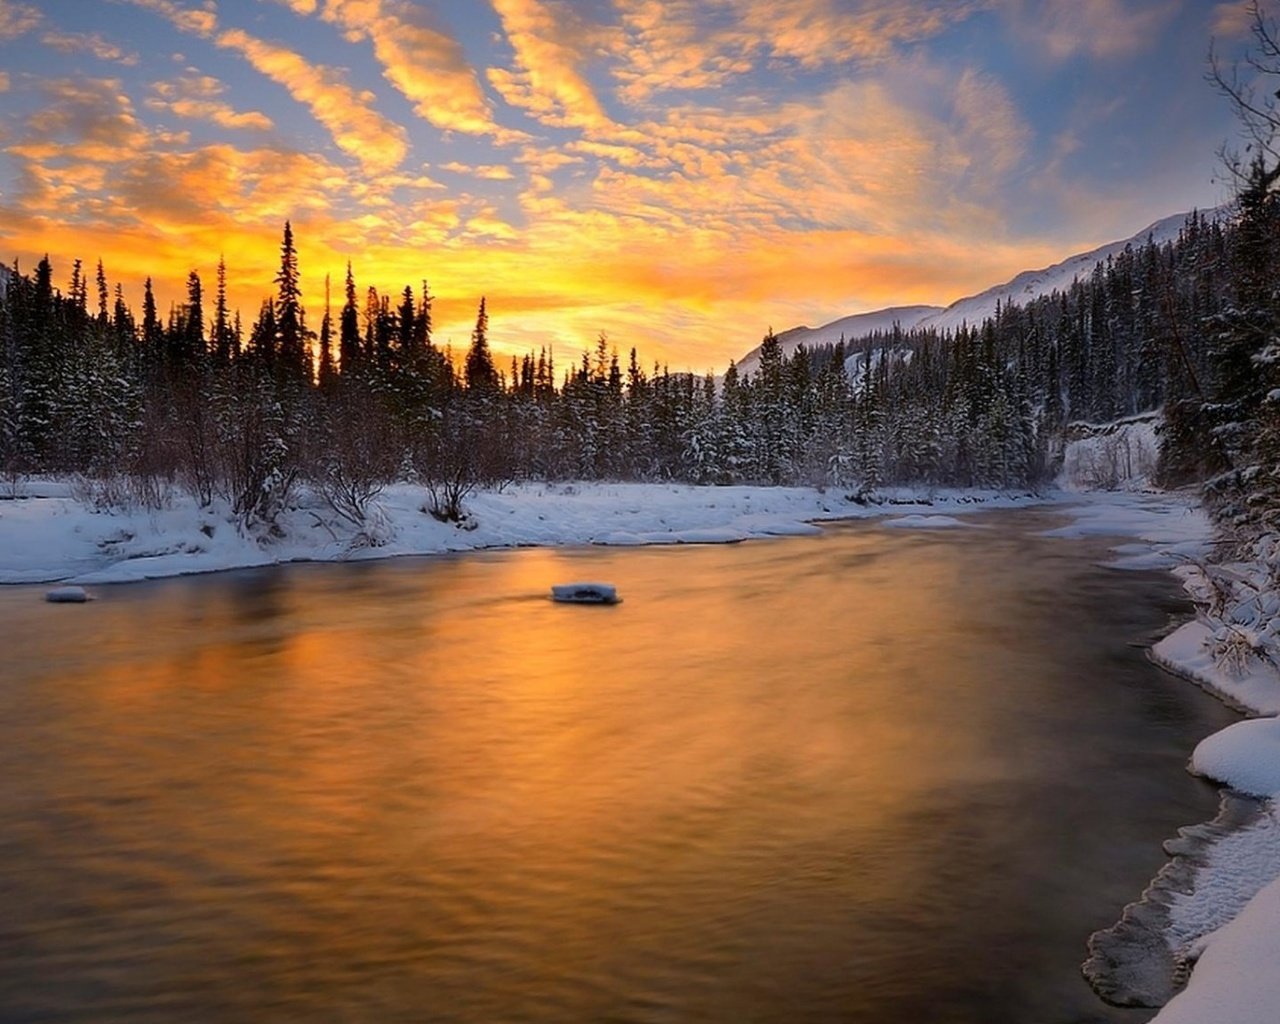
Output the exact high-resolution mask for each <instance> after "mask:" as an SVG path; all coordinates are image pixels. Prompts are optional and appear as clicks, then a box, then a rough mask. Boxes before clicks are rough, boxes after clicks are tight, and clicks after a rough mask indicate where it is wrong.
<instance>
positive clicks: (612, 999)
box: [0, 513, 1229, 1024]
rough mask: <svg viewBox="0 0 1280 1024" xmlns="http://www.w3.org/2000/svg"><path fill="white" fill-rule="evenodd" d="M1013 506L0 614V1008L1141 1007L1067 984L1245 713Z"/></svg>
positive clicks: (244, 582)
mask: <svg viewBox="0 0 1280 1024" xmlns="http://www.w3.org/2000/svg"><path fill="white" fill-rule="evenodd" d="M985 521H986V522H988V523H995V522H997V520H994V519H991V518H988V519H987V520H985ZM1000 525H1001V526H1002V527H1003V528H1002V529H989V530H983V531H966V532H964V533H962V534H961V533H956V534H946V535H939V534H928V535H924V534H911V533H909V532H908V533H904V532H893V531H883V530H878V529H875V528H873V527H866V526H858V527H840V528H835V529H833V530H831V531H829V532H828V533H827V534H826V535H824V536H823V537H820V538H805V539H795V540H787V541H779V542H776V543H774V542H771V543H762V544H753V545H740V546H733V547H707V548H691V549H681V550H672V549H646V550H640V551H616V550H603V549H594V550H582V551H552V550H525V551H518V552H507V553H500V554H485V555H474V556H467V557H458V558H445V559H435V560H407V561H398V562H392V563H380V564H362V565H347V566H291V567H286V568H276V569H268V570H257V571H252V572H247V573H241V574H233V575H227V576H220V577H215V578H203V579H192V580H177V581H168V582H163V583H156V584H147V585H141V586H131V587H123V588H115V589H112V590H110V591H109V592H108V593H107V594H106V595H105V598H106V599H104V600H102V601H99V602H96V603H94V604H91V605H88V606H81V607H79V608H76V609H70V610H69V609H66V608H59V607H54V606H46V605H43V604H40V603H39V602H38V601H36V600H35V597H36V596H37V594H36V593H35V592H33V591H32V590H30V589H26V588H21V589H16V590H10V591H6V592H3V593H0V614H3V616H4V618H3V621H4V622H5V624H6V625H5V627H4V629H5V632H6V636H5V638H4V639H5V647H6V649H7V650H8V651H9V652H10V655H9V669H8V671H7V672H6V674H5V677H4V681H3V684H2V685H0V770H2V771H4V773H5V778H6V779H7V780H8V784H7V785H6V787H5V788H4V791H3V792H2V793H0V836H2V837H3V839H0V885H2V886H3V887H4V893H3V895H4V900H5V906H6V915H5V919H4V920H3V921H0V953H3V963H4V966H3V968H0V1018H2V1019H6V1020H29V1019H36V1018H40V1019H44V1018H54V1019H61V1020H86V1021H89V1020H101V1019H104V1018H106V1017H111V1016H113V1015H117V1016H121V1017H126V1018H130V1019H137V1020H157V1021H161V1020H163V1021H171V1020H179V1019H192V1020H233V1019H236V1020H238V1019H265V1020H370V1021H388V1020H405V1021H413V1020H442V1021H455V1020H456V1021H507V1020H530V1021H577V1020H584V1021H587V1020H612V1021H656V1020H679V1021H696V1020H733V1021H853V1022H858V1021H875V1022H877V1024H881V1022H885V1021H896V1020H902V1021H916V1020H921V1021H923V1020H928V1021H933V1022H949V1021H954V1022H966V1024H969V1022H977V1021H982V1022H984V1024H1000V1022H1004V1021H1008V1022H1014V1021H1017V1022H1027V1021H1036V1022H1060V1024H1067V1022H1078V1021H1103V1020H1115V1021H1121V1020H1135V1021H1136V1020H1142V1019H1145V1017H1146V1016H1147V1015H1144V1014H1132V1013H1128V1014H1126V1013H1122V1012H1121V1011H1112V1010H1108V1009H1107V1008H1105V1007H1102V1006H1100V1005H1099V1004H1097V1003H1096V1002H1095V1001H1094V999H1093V997H1092V995H1091V994H1090V993H1089V992H1088V990H1087V988H1085V986H1084V984H1083V982H1081V981H1080V980H1079V979H1078V976H1077V974H1076V964H1077V963H1078V962H1079V960H1080V959H1081V957H1082V955H1083V941H1084V938H1085V937H1086V936H1087V935H1088V933H1089V932H1090V931H1091V930H1092V929H1094V928H1096V927H1100V926H1102V925H1105V924H1108V923H1110V921H1111V920H1112V919H1113V918H1114V916H1115V914H1116V913H1117V912H1118V910H1119V908H1120V906H1121V905H1122V904H1123V902H1124V901H1125V900H1127V899H1129V898H1131V897H1132V896H1133V895H1134V894H1136V893H1137V892H1138V891H1139V890H1140V889H1141V887H1142V885H1143V884H1144V883H1145V881H1146V880H1147V878H1148V877H1149V876H1150V875H1151V874H1152V873H1153V872H1154V870H1155V869H1156V868H1157V867H1158V865H1159V861H1160V853H1159V846H1158V843H1159V840H1160V839H1162V838H1164V837H1165V836H1166V835H1167V834H1170V833H1171V832H1172V830H1173V829H1174V828H1175V827H1176V826H1177V825H1179V824H1183V823H1186V822H1189V821H1194V820H1199V819H1202V818H1204V817H1206V816H1208V815H1209V814H1210V813H1211V811H1212V807H1213V795H1212V791H1211V790H1210V789H1209V788H1208V787H1205V786H1203V785H1201V784H1199V783H1197V782H1196V781H1195V780H1192V779H1190V778H1188V777H1187V776H1186V775H1185V774H1184V773H1183V771H1182V764H1183V762H1184V761H1185V758H1186V755H1187V751H1188V750H1189V749H1190V747H1191V745H1192V744H1193V743H1194V742H1195V741H1196V740H1197V739H1198V738H1199V737H1200V736H1202V735H1204V734H1205V733H1207V732H1208V731H1210V730H1212V729H1214V728H1217V727H1220V726H1221V725H1224V724H1226V722H1227V721H1228V720H1229V716H1228V714H1227V713H1226V712H1225V711H1224V710H1223V709H1221V708H1220V707H1219V706H1218V705H1217V704H1216V703H1215V702H1213V701H1211V700H1210V699H1208V698H1206V697H1204V696H1203V695H1202V694H1200V693H1199V692H1198V691H1196V690H1195V689H1194V688H1192V687H1189V686H1185V685H1183V684H1180V683H1178V682H1176V681H1173V680H1170V679H1169V678H1168V677H1165V676H1163V675H1161V674H1160V673H1158V672H1157V671H1156V670H1154V669H1152V668H1151V667H1150V666H1148V665H1146V664H1145V662H1144V661H1143V660H1142V657H1141V652H1140V651H1138V650H1136V649H1134V648H1133V647H1131V646H1129V642H1130V641H1131V640H1132V639H1133V638H1134V637H1135V636H1141V635H1145V634H1147V633H1150V632H1152V631H1153V630H1155V629H1157V628H1159V627H1160V625H1161V624H1162V623H1163V622H1164V621H1165V609H1167V607H1168V606H1169V602H1170V601H1171V595H1172V594H1173V593H1174V590H1173V588H1172V586H1171V584H1170V582H1169V581H1168V580H1167V579H1164V578H1161V577H1156V576H1134V575H1123V576H1121V575H1117V574H1114V573H1111V572H1109V571H1107V570H1102V569H1098V568H1096V567H1095V566H1094V565H1093V563H1092V560H1091V555H1092V554H1094V553H1096V552H1092V551H1091V550H1090V549H1089V548H1087V547H1085V546H1083V545H1080V544H1076V543H1068V542H1063V541H1049V540H1045V539H1042V538H1038V537H1036V536H1034V530H1035V529H1036V528H1042V527H1043V526H1044V525H1046V524H1045V523H1044V522H1043V521H1042V520H1041V519H1039V518H1037V516H1036V515H1035V514H1032V513H1023V514H1020V515H1016V516H1005V517H1003V523H1001V524H1000ZM581 577H590V578H604V579H609V580H611V581H613V582H616V583H617V584H618V585H619V589H620V592H621V594H622V595H623V597H624V598H625V601H624V603H623V604H621V605H618V606H616V607H613V608H581V607H573V606H564V605H556V604H553V603H551V602H550V601H548V600H546V599H545V594H546V591H547V587H548V585H549V584H550V583H552V582H557V581H562V580H565V579H570V578H581Z"/></svg>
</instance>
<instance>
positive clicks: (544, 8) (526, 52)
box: [489, 0, 610, 128]
mask: <svg viewBox="0 0 1280 1024" xmlns="http://www.w3.org/2000/svg"><path fill="white" fill-rule="evenodd" d="M492 3H493V7H494V10H496V11H497V12H498V14H499V16H500V17H501V18H502V27H503V30H504V31H505V32H506V34H507V39H508V40H509V42H510V43H511V47H512V49H513V50H514V51H515V61H516V68H515V70H509V69H507V68H490V69H489V81H490V83H491V84H492V85H493V87H494V88H495V89H497V90H498V92H500V93H501V94H502V98H503V99H505V100H506V101H507V102H508V103H509V104H511V105H512V106H513V107H519V108H521V109H523V110H525V111H527V112H528V113H529V114H530V115H531V116H533V117H534V118H536V119H537V120H539V121H541V122H543V123H544V124H548V125H557V126H565V127H579V128H599V127H603V126H607V125H608V124H609V123H610V120H609V117H608V115H607V114H606V113H605V111H604V108H603V107H602V106H601V105H600V101H599V100H598V99H597V98H596V95H595V92H594V90H593V89H592V88H591V85H590V83H589V82H588V81H587V80H586V78H585V77H584V76H583V75H582V73H581V70H580V67H581V65H582V63H583V61H584V57H585V55H584V53H583V46H582V45H581V44H582V39H581V38H578V39H575V38H574V36H575V34H576V35H578V36H579V37H581V36H582V34H583V26H582V24H581V22H580V21H578V20H577V19H576V18H575V16H574V12H573V10H572V9H571V8H570V7H569V6H568V5H566V4H564V3H560V2H557V0H492ZM575 30H576V33H575Z"/></svg>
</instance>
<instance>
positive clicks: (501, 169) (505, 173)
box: [440, 160, 515, 181]
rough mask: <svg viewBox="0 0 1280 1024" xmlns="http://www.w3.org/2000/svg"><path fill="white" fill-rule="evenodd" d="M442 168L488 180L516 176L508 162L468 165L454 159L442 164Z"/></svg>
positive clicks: (504, 179)
mask: <svg viewBox="0 0 1280 1024" xmlns="http://www.w3.org/2000/svg"><path fill="white" fill-rule="evenodd" d="M440 170H442V171H449V172H450V173H452V174H465V175H468V176H470V177H476V178H483V179H485V180H486V181H510V180H511V179H512V178H514V177H515V175H514V174H512V173H511V168H510V167H508V166H507V165H506V164H475V165H468V164H464V163H459V162H458V161H456V160H454V161H451V162H449V163H447V164H441V165H440Z"/></svg>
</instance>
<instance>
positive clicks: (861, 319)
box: [738, 306, 942, 374]
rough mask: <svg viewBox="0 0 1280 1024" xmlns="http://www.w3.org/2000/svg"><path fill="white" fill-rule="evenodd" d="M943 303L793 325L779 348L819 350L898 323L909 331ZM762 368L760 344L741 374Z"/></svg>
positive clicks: (741, 364) (784, 352)
mask: <svg viewBox="0 0 1280 1024" xmlns="http://www.w3.org/2000/svg"><path fill="white" fill-rule="evenodd" d="M941 312H942V307H941V306H892V307H890V308H889V309H877V310H875V311H874V312H871V313H855V314H854V315H853V316H846V317H841V318H840V319H839V320H833V321H831V323H829V324H823V325H822V326H821V327H793V328H791V329H790V330H789V331H783V332H782V333H781V334H779V335H778V348H779V350H780V351H781V352H782V355H783V356H784V357H786V356H790V355H791V354H792V353H793V352H795V350H796V349H798V348H799V347H800V346H801V345H804V346H805V347H806V348H808V349H811V350H812V349H815V348H818V347H820V346H823V345H834V344H836V343H837V342H838V341H840V339H841V338H843V339H844V340H845V341H849V340H851V339H853V338H865V337H867V336H868V335H871V334H888V333H889V332H890V331H892V330H893V328H894V326H895V325H896V326H898V327H900V328H901V329H902V330H903V331H909V330H911V329H912V328H913V327H915V326H916V324H918V323H919V322H920V321H921V320H923V319H924V318H925V317H927V316H931V315H933V314H935V313H941ZM758 369H760V346H759V345H757V346H756V347H755V348H753V349H752V350H751V351H750V352H748V353H747V354H746V355H745V356H743V357H742V358H741V359H740V360H738V372H739V373H740V374H750V373H755V372H756V371H757V370H758Z"/></svg>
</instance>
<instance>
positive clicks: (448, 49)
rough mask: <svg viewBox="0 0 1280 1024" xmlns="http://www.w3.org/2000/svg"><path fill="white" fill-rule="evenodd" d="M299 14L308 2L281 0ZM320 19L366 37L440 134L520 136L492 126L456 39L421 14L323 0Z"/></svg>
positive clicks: (361, 0) (310, 6) (384, 2)
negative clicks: (448, 132) (456, 132)
mask: <svg viewBox="0 0 1280 1024" xmlns="http://www.w3.org/2000/svg"><path fill="white" fill-rule="evenodd" d="M283 2H285V3H288V4H289V6H290V7H292V8H293V10H295V11H296V12H298V13H299V14H309V13H313V12H314V11H316V10H317V9H319V8H318V7H317V4H316V3H314V2H313V0H283ZM320 10H321V16H322V17H323V18H324V19H325V20H326V21H329V22H332V23H334V24H336V25H339V26H341V27H342V28H343V29H344V30H345V31H346V34H347V38H348V39H349V40H351V41H353V42H354V41H358V40H360V39H366V38H367V39H368V40H369V41H370V42H371V43H372V44H373V52H374V56H375V57H376V58H377V60H378V63H379V64H380V65H381V66H382V73H383V77H385V78H386V80H387V81H388V82H390V83H391V84H392V85H393V86H394V87H395V88H396V89H398V90H399V91H400V92H401V93H402V94H403V95H404V96H405V97H406V98H407V99H408V100H409V101H410V102H412V103H413V105H414V111H415V112H416V113H417V114H418V116H419V117H421V118H423V119H424V120H426V121H427V122H429V123H431V124H433V125H435V126H436V127H438V128H441V129H443V130H445V131H459V132H463V133H465V134H468V135H490V136H493V137H495V138H496V139H497V140H499V141H503V142H511V141H517V140H518V139H520V138H522V137H523V133H519V132H514V131H510V130H508V129H505V128H503V127H502V126H501V125H499V124H497V123H496V122H495V121H494V119H493V111H492V109H491V107H490V104H489V100H488V99H487V97H486V96H485V94H484V90H483V89H482V88H481V86H480V80H479V78H478V77H477V75H476V72H475V69H474V68H472V67H471V65H470V64H469V63H468V62H467V59H466V56H465V55H464V54H463V51H462V47H461V46H460V45H459V44H458V41H457V40H456V39H454V38H453V37H452V36H451V35H449V34H448V33H447V32H444V31H443V30H441V29H439V28H437V27H435V26H433V25H431V24H429V23H428V22H427V21H426V12H425V11H424V10H423V9H422V8H420V7H416V6H412V5H409V4H406V3H402V2H396V0H325V3H324V6H323V8H322V9H320Z"/></svg>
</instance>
